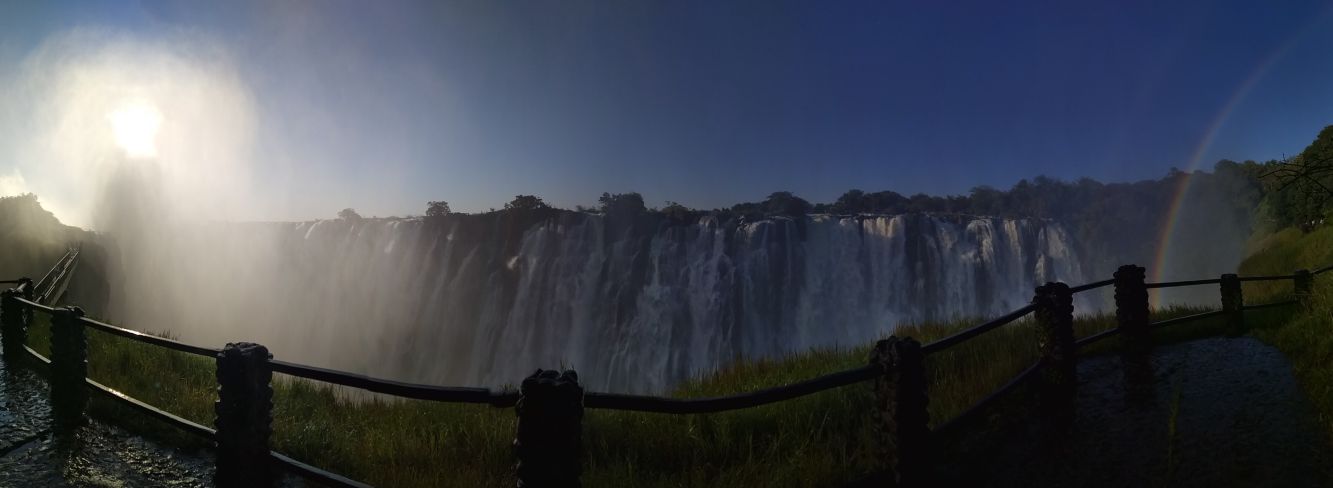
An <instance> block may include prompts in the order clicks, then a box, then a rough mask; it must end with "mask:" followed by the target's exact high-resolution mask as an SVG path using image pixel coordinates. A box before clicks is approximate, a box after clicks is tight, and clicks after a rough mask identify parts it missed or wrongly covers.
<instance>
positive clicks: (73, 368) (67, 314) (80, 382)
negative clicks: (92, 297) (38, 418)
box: [51, 307, 88, 427]
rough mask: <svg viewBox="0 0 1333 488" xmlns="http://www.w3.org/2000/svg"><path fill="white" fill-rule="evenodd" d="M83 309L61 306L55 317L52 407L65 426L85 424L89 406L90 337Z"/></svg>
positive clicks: (53, 329) (52, 320) (52, 332)
mask: <svg viewBox="0 0 1333 488" xmlns="http://www.w3.org/2000/svg"><path fill="white" fill-rule="evenodd" d="M82 318H83V309H80V308H79V307H64V308H57V309H55V312H54V313H53V314H52V316H51V410H52V414H53V417H54V418H55V420H56V424H57V425H59V426H63V427H69V426H75V425H79V424H81V423H83V412H84V409H85V408H86V407H87V406H88V386H87V384H85V383H86V382H85V379H86V378H87V377H88V339H87V337H86V336H85V334H84V331H83V321H82V320H80V319H82Z"/></svg>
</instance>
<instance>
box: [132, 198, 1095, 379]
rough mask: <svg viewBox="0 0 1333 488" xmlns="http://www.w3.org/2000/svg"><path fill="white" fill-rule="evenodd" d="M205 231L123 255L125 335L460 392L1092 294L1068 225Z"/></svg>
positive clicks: (695, 365) (726, 354)
mask: <svg viewBox="0 0 1333 488" xmlns="http://www.w3.org/2000/svg"><path fill="white" fill-rule="evenodd" d="M198 227H199V228H197V229H194V230H193V231H191V232H189V233H186V234H187V235H182V236H181V237H180V238H179V239H176V240H175V244H173V245H172V247H171V249H162V248H161V246H158V247H156V248H155V247H153V246H148V245H145V246H146V247H144V246H138V245H135V244H134V243H129V244H127V243H126V242H124V241H122V242H119V243H118V244H119V245H118V246H117V249H118V252H119V255H120V261H119V263H120V264H119V266H120V269H119V273H116V271H117V269H116V267H115V266H113V267H112V268H113V269H112V271H113V274H116V275H117V276H116V278H115V280H114V281H113V282H116V283H118V284H119V286H118V287H117V288H116V289H115V290H113V292H112V295H113V299H112V303H113V306H111V307H109V310H111V311H112V312H111V314H112V315H114V317H113V318H114V319H115V320H118V321H120V322H123V323H126V324H130V325H131V326H138V327H139V328H142V329H147V330H162V329H169V330H172V331H173V332H175V333H177V334H179V335H180V336H181V337H182V338H183V339H185V340H187V341H191V342H196V343H200V344H212V345H221V344H222V343H225V342H233V341H240V340H247V341H253V342H260V343H264V344H266V345H268V346H269V347H270V349H271V350H273V351H274V354H275V356H277V357H279V358H282V359H286V360H292V361H301V362H307V363H311V364H314V365H319V366H326V367H333V368H339V369H344V370H349V371H354V372H360V373H366V374H372V375H376V376H384V377H390V378H395V379H400V380H405V381H414V382H423V383H432V384H445V385H467V386H492V387H494V386H499V385H504V384H511V385H512V384H517V383H518V382H519V380H521V379H522V378H523V377H524V376H526V375H527V374H530V373H531V372H532V371H533V370H535V369H536V368H539V367H540V368H553V367H558V366H561V365H564V366H567V367H572V368H575V369H577V370H578V371H579V375H580V378H581V379H582V380H583V381H584V382H585V384H586V385H587V387H588V388H590V389H593V390H600V391H620V392H661V391H663V390H665V389H667V388H669V387H670V386H672V385H673V384H675V383H677V382H679V381H680V380H682V379H685V378H688V377H690V376H691V375H695V374H699V373H701V372H706V371H709V370H712V369H715V368H718V367H720V366H723V365H725V364H726V363H728V362H731V361H733V360H735V359H736V358H741V357H744V358H760V357H776V356H781V355H783V354H787V353H790V352H793V351H801V350H805V349H808V348H812V347H825V346H853V345H859V344H864V343H866V342H868V341H872V340H874V339H877V338H879V337H880V336H883V335H886V334H889V333H891V332H892V331H893V329H894V327H895V325H896V324H901V323H905V322H919V321H931V320H945V319H950V318H958V317H975V316H986V315H996V314H1000V313H1003V312H1006V311H1009V310H1012V309H1014V308H1018V307H1021V306H1023V305H1024V304H1026V303H1027V302H1028V300H1029V299H1030V298H1031V294H1032V289H1033V287H1034V286H1036V285H1037V284H1040V283H1042V282H1045V281H1056V280H1061V281H1065V282H1068V283H1071V284H1077V283H1081V282H1083V281H1084V276H1083V272H1082V266H1081V265H1080V260H1079V256H1078V255H1077V253H1076V252H1075V246H1074V245H1073V243H1072V242H1071V239H1070V237H1069V235H1068V234H1067V233H1066V231H1065V230H1064V229H1063V228H1062V227H1061V226H1060V225H1059V224H1057V223H1054V222H1047V221H1036V220H1009V219H997V218H979V217H938V216H928V215H919V214H910V215H895V216H870V215H865V216H830V215H812V216H807V217H801V218H785V217H773V218H767V219H762V220H757V221H745V220H743V219H737V220H728V221H721V220H719V219H718V218H716V217H713V216H704V217H700V218H698V219H697V220H691V221H687V222H680V221H671V220H668V219H666V218H665V217H663V216H660V215H658V214H642V215H639V216H630V217H624V216H622V217H603V216H599V215H589V214H581V213H574V212H552V213H550V214H547V215H541V216H526V217H525V216H515V215H506V214H503V213H501V214H491V215H451V216H448V217H444V218H438V219H430V220H423V219H366V220H358V221H342V220H329V221H316V222H302V223H266V224H220V225H213V226H205V225H200V226H198ZM145 260H147V261H145ZM143 262H154V263H158V265H159V266H160V268H159V269H166V270H169V271H170V272H161V271H157V272H140V271H139V268H137V267H136V266H137V264H136V263H143ZM203 283H206V284H207V286H204V285H201V284H203ZM180 290H186V291H187V292H186V293H181V292H180Z"/></svg>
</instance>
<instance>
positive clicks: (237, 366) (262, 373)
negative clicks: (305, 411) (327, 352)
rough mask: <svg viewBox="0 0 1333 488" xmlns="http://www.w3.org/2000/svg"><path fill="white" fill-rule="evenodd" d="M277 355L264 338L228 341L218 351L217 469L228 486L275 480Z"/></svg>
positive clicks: (219, 483)
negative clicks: (272, 459) (272, 461)
mask: <svg viewBox="0 0 1333 488" xmlns="http://www.w3.org/2000/svg"><path fill="white" fill-rule="evenodd" d="M272 358H273V355H272V354H269V352H268V348H265V347H264V346H261V345H259V344H251V343H248V342H238V343H231V344H227V346H226V347H224V348H223V349H222V352H220V353H218V358H217V378H218V400H217V402H216V403H215V404H214V405H213V411H214V413H215V414H216V415H217V416H216V417H215V420H214V426H215V427H217V471H216V472H215V473H214V475H213V483H214V484H215V485H217V486H222V487H249V486H256V487H264V486H272V485H273V473H272V468H271V466H270V463H269V447H268V440H269V436H270V435H272V433H273V427H272V425H273V388H272V386H270V383H271V382H272V380H273V368H272V366H270V365H269V360H270V359H272Z"/></svg>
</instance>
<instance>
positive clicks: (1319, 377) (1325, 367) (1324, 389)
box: [1240, 226, 1333, 439]
mask: <svg viewBox="0 0 1333 488" xmlns="http://www.w3.org/2000/svg"><path fill="white" fill-rule="evenodd" d="M1258 245H1259V249H1258V250H1256V251H1255V253H1254V254H1252V255H1251V256H1250V257H1249V258H1247V259H1246V260H1245V261H1244V262H1243V263H1241V266H1240V272H1241V273H1242V274H1253V275H1258V274H1284V273H1290V272H1291V270H1294V269H1301V268H1305V269H1316V268H1320V267H1323V266H1326V265H1328V264H1333V227H1330V226H1323V227H1320V228H1319V229H1317V230H1315V231H1314V232H1311V233H1309V234H1302V233H1301V232H1300V231H1298V230H1296V229H1287V230H1284V231H1281V232H1278V233H1276V234H1273V235H1270V236H1267V237H1266V238H1264V239H1263V240H1261V241H1260V242H1259V244H1258ZM1287 286H1289V285H1287ZM1282 292H1283V289H1282V286H1281V285H1276V284H1275V285H1271V286H1269V287H1254V289H1253V290H1250V289H1247V290H1246V293H1247V295H1246V301H1250V295H1249V294H1250V293H1253V294H1255V295H1257V296H1259V297H1261V299H1263V298H1266V297H1267V296H1268V294H1281V293H1282ZM1313 292H1314V293H1313V296H1312V297H1311V303H1310V305H1309V307H1308V308H1306V309H1305V310H1297V311H1295V312H1294V313H1292V314H1291V318H1290V320H1289V321H1288V323H1286V324H1284V325H1283V326H1281V327H1261V328H1259V329H1257V330H1255V331H1253V334H1254V335H1255V336H1256V337H1258V338H1259V339H1261V340H1263V341H1265V342H1267V343H1269V344H1272V345H1273V346H1274V347H1277V348H1278V349H1279V350H1281V351H1282V353H1283V354H1285V355H1286V356H1287V358H1288V359H1290V360H1291V363H1292V369H1293V370H1294V371H1295V373H1296V379H1297V380H1298V381H1299V382H1300V383H1301V387H1302V389H1303V390H1304V391H1305V393H1306V395H1307V396H1308V397H1309V398H1310V401H1311V403H1312V404H1313V405H1314V407H1315V410H1316V415H1317V417H1318V420H1319V423H1320V425H1321V426H1323V428H1324V432H1325V434H1326V435H1327V436H1328V437H1329V439H1333V366H1330V365H1333V272H1327V273H1324V274H1321V275H1318V276H1316V277H1315V280H1314V290H1313Z"/></svg>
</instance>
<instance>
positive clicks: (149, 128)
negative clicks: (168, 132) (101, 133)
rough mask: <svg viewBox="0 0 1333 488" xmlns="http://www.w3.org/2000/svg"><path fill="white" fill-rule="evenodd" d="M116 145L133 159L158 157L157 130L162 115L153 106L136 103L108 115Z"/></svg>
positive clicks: (160, 123)
mask: <svg viewBox="0 0 1333 488" xmlns="http://www.w3.org/2000/svg"><path fill="white" fill-rule="evenodd" d="M107 119H109V120H110V121H111V130H112V132H114V135H115V138H116V145H117V146H120V148H121V149H123V150H124V151H125V155H126V156H129V157H131V158H151V157H154V156H157V129H158V127H160V126H161V125H162V114H161V113H160V112H158V111H157V109H156V108H154V107H152V106H151V105H147V104H143V103H135V104H131V105H125V106H122V107H120V108H118V109H116V110H115V111H113V112H111V113H110V114H108V115H107Z"/></svg>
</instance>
